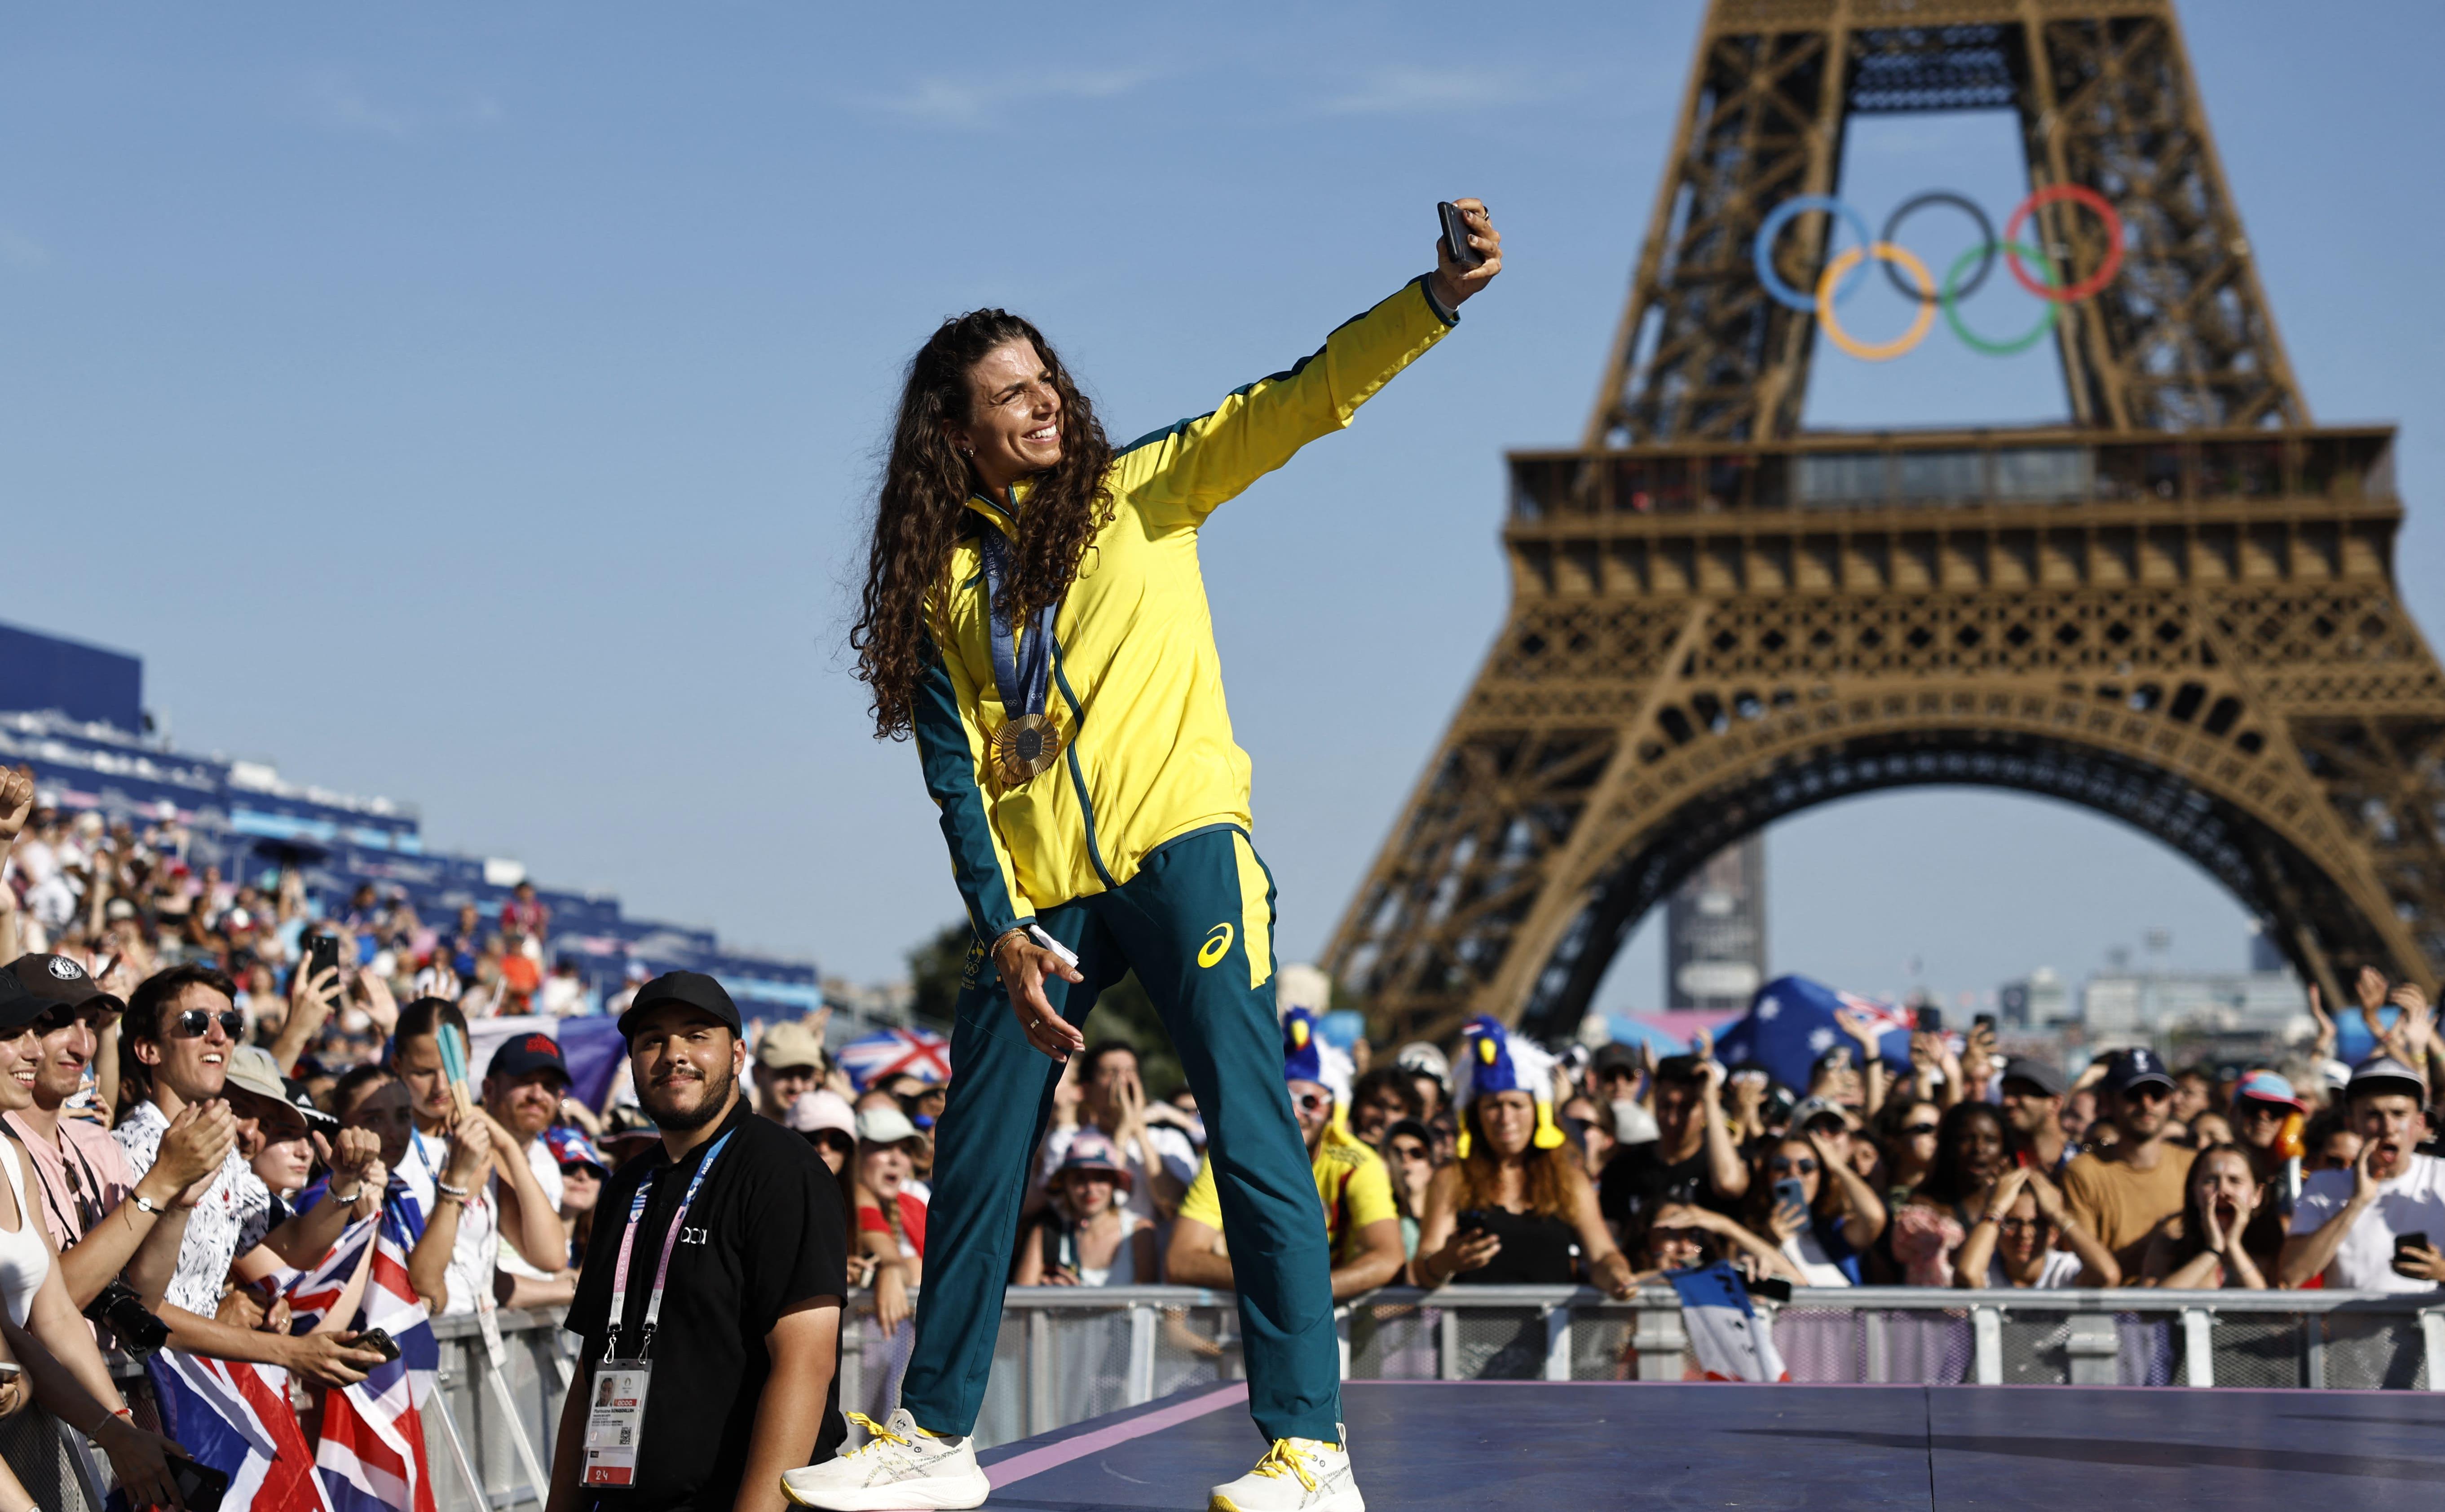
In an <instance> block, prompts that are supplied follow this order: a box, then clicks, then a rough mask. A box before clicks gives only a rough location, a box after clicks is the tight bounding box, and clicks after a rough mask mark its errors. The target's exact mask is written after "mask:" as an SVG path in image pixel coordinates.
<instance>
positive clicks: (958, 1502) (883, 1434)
mask: <svg viewBox="0 0 2445 1512" xmlns="http://www.w3.org/2000/svg"><path fill="white" fill-rule="evenodd" d="M849 1421H850V1422H852V1423H854V1424H856V1425H857V1426H858V1427H859V1428H864V1429H866V1431H867V1433H868V1435H869V1437H868V1439H867V1441H866V1442H865V1443H864V1444H861V1445H859V1446H858V1447H856V1448H853V1449H851V1450H849V1452H848V1453H846V1454H842V1455H839V1456H837V1457H835V1458H833V1459H829V1460H826V1461H825V1462H824V1463H823V1464H821V1465H808V1466H807V1467H806V1468H804V1469H799V1470H790V1471H786V1472H784V1473H783V1475H782V1477H781V1494H782V1495H784V1496H786V1497H788V1498H789V1499H790V1500H791V1501H793V1502H795V1503H797V1504H798V1505H800V1506H812V1507H824V1508H827V1509H829V1512H899V1509H900V1508H904V1507H976V1506H982V1505H984V1504H985V1498H986V1497H987V1496H988V1495H990V1494H991V1493H992V1491H993V1485H992V1484H991V1483H989V1482H988V1481H986V1480H985V1472H984V1471H983V1470H981V1469H980V1468H978V1466H977V1446H976V1440H975V1439H973V1438H963V1439H961V1440H959V1441H958V1442H956V1443H954V1442H952V1441H950V1440H947V1439H941V1438H937V1437H935V1436H934V1435H933V1434H931V1433H928V1432H926V1431H925V1430H924V1428H919V1427H918V1426H917V1420H916V1419H915V1418H912V1417H910V1416H909V1415H908V1409H906V1408H902V1409H899V1410H898V1411H896V1412H893V1413H892V1414H891V1417H890V1419H889V1421H887V1422H883V1423H877V1422H876V1421H874V1419H872V1418H870V1417H868V1416H867V1415H866V1414H864V1413H862V1412H851V1413H849ZM1292 1504H1293V1503H1283V1505H1286V1506H1287V1505H1292ZM1351 1504H1352V1505H1353V1506H1355V1505H1356V1504H1357V1503H1351Z"/></svg>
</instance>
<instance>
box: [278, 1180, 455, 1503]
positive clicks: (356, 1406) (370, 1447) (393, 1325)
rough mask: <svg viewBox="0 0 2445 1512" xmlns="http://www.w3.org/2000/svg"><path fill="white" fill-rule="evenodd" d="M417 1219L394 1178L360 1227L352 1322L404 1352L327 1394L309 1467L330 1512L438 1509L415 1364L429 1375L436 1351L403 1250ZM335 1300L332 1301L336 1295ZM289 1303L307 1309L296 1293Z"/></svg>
mask: <svg viewBox="0 0 2445 1512" xmlns="http://www.w3.org/2000/svg"><path fill="white" fill-rule="evenodd" d="M420 1217H421V1215H420V1214H419V1213H418V1212H417V1211H416V1200H415V1199H414V1198H413V1197H411V1196H409V1195H408V1193H407V1186H406V1184H405V1183H403V1182H401V1181H400V1180H399V1179H398V1178H397V1177H393V1178H392V1179H391V1187H390V1190H389V1191H388V1192H387V1193H386V1194H385V1195H384V1198H383V1210H382V1217H381V1219H380V1221H379V1223H378V1224H377V1223H375V1222H374V1221H371V1220H368V1221H367V1222H366V1223H365V1224H364V1227H365V1228H366V1229H367V1230H368V1231H369V1234H370V1237H371V1240H372V1248H373V1254H372V1268H371V1270H370V1271H369V1272H368V1273H367V1275H366V1277H365V1290H364V1301H363V1302H362V1303H361V1304H360V1305H359V1307H358V1309H357V1318H356V1322H355V1324H354V1327H355V1328H357V1329H359V1330H363V1329H369V1328H378V1329H382V1330H383V1331H384V1332H385V1333H387V1334H389V1335H390V1336H391V1339H392V1341H393V1342H394V1343H396V1344H398V1345H399V1350H400V1355H399V1358H398V1359H396V1360H393V1361H391V1362H390V1363H388V1364H386V1365H381V1366H377V1367H375V1369H374V1370H373V1372H371V1373H370V1374H368V1375H367V1376H366V1377H365V1378H364V1380H362V1381H359V1382H358V1383H357V1384H356V1385H354V1386H346V1387H342V1388H340V1389H339V1390H337V1391H330V1392H327V1393H326V1394H325V1396H324V1398H323V1428H322V1442H321V1443H320V1444H319V1445H317V1446H316V1448H315V1452H314V1465H315V1467H316V1468H317V1469H318V1470H320V1471H321V1473H322V1478H323V1487H324V1490H325V1492H326V1493H327V1496H328V1498H329V1503H330V1506H331V1508H332V1512H435V1508H434V1499H433V1479H432V1476H431V1474H430V1473H429V1471H428V1470H427V1469H426V1466H425V1463H424V1419H423V1417H422V1415H421V1414H420V1412H419V1411H418V1410H417V1382H418V1379H419V1372H422V1378H423V1379H425V1380H430V1379H431V1378H432V1372H435V1371H436V1370H438V1369H439V1367H440V1363H441V1350H440V1345H439V1343H438V1342H437V1341H436V1340H435V1339H434V1336H433V1322H432V1318H431V1316H429V1315H428V1314H427V1313H426V1311H425V1306H424V1302H423V1300H422V1299H421V1298H420V1297H418V1296H417V1295H416V1288H415V1287H413V1286H411V1285H410V1284H408V1279H407V1252H408V1250H409V1248H410V1247H411V1246H412V1245H413V1243H414V1241H413V1240H412V1239H410V1237H409V1235H410V1233H411V1231H412V1230H420V1229H421V1228H422V1226H423V1224H422V1223H420V1221H419V1220H420ZM356 1231H357V1230H356V1227H354V1226H352V1227H351V1228H350V1229H349V1233H351V1234H353V1233H355V1232H356ZM360 1253H361V1254H362V1253H363V1244H362V1242H361V1243H360ZM331 1299H332V1301H336V1300H337V1299H338V1297H337V1294H336V1293H335V1294H333V1296H332V1298H331ZM325 1305H326V1306H328V1305H330V1304H329V1303H326V1304H325ZM290 1310H291V1313H292V1316H304V1315H303V1313H302V1312H301V1311H299V1307H298V1304H297V1303H295V1302H293V1301H292V1302H291V1303H290Z"/></svg>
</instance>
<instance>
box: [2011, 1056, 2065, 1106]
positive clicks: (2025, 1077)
mask: <svg viewBox="0 0 2445 1512" xmlns="http://www.w3.org/2000/svg"><path fill="white" fill-rule="evenodd" d="M2004 1079H2005V1080H2006V1081H2025V1082H2027V1083H2028V1084H2029V1085H2030V1086H2032V1087H2035V1088H2036V1089H2037V1090H2038V1091H2040V1092H2044V1093H2045V1094H2046V1095H2047V1096H2049V1097H2061V1096H2062V1094H2063V1093H2064V1092H2068V1091H2070V1089H2071V1083H2069V1082H2067V1081H2065V1080H2064V1079H2063V1073H2062V1070H2061V1069H2060V1068H2058V1067H2057V1066H2056V1065H2055V1063H2054V1062H2053V1061H2051V1060H2040V1059H2039V1058H2038V1057H2037V1056H2035V1055H2014V1056H2013V1057H2012V1058H2011V1059H2009V1060H2007V1061H2006V1062H2004Z"/></svg>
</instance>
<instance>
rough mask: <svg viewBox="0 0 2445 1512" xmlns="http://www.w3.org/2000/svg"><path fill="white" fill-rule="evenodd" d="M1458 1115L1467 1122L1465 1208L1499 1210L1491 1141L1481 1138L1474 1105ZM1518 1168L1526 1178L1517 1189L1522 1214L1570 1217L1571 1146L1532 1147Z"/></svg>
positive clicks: (1496, 1159) (1498, 1164) (1497, 1167)
mask: <svg viewBox="0 0 2445 1512" xmlns="http://www.w3.org/2000/svg"><path fill="white" fill-rule="evenodd" d="M1461 1116H1462V1117H1463V1118H1465V1119H1466V1120H1467V1121H1468V1136H1469V1138H1468V1154H1467V1155H1466V1157H1465V1158H1464V1159H1463V1160H1462V1161H1461V1162H1460V1179H1461V1186H1462V1189H1463V1190H1464V1191H1465V1192H1466V1193H1467V1195H1468V1205H1469V1206H1470V1207H1501V1206H1502V1156H1500V1155H1498V1154H1496V1153H1495V1152H1494V1145H1493V1142H1492V1141H1490V1140H1488V1139H1487V1138H1486V1137H1485V1126H1484V1124H1482V1123H1480V1122H1478V1117H1477V1104H1475V1103H1471V1104H1469V1106H1468V1110H1467V1111H1465V1112H1464V1113H1463V1114H1462V1115H1461ZM1520 1165H1521V1174H1522V1175H1523V1176H1525V1178H1526V1183H1525V1185H1522V1187H1521V1196H1523V1197H1524V1198H1525V1199H1526V1200H1527V1203H1528V1206H1527V1208H1526V1211H1528V1212H1530V1213H1533V1214H1535V1215H1536V1216H1537V1217H1539V1218H1563V1219H1567V1218H1570V1217H1571V1216H1573V1214H1574V1212H1575V1211H1576V1204H1575V1203H1574V1197H1575V1195H1576V1194H1575V1193H1574V1192H1573V1190H1572V1186H1571V1147H1570V1145H1569V1143H1568V1142H1567V1141H1566V1142H1564V1143H1562V1144H1559V1145H1557V1146H1555V1147H1554V1148H1552V1149H1539V1148H1537V1147H1536V1146H1535V1145H1533V1144H1532V1145H1530V1146H1529V1147H1528V1148H1526V1149H1523V1150H1521V1152H1520Z"/></svg>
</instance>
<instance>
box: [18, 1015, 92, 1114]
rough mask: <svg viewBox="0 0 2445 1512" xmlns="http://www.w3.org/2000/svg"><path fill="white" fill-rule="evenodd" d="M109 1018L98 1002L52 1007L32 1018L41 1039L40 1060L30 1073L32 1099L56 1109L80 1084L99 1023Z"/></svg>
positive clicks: (71, 1095)
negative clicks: (32, 1079) (80, 1005)
mask: <svg viewBox="0 0 2445 1512" xmlns="http://www.w3.org/2000/svg"><path fill="white" fill-rule="evenodd" d="M108 1017H111V1016H110V1015H109V1014H108V1012H107V1011H106V1010H104V1009H103V1007H102V1005H101V1004H99V1003H95V1004H91V1005H88V1006H87V1007H84V1008H81V1009H71V1008H65V1007H60V1008H54V1009H52V1010H51V1011H50V1012H48V1013H47V1014H45V1015H43V1017H40V1018H37V1019H35V1020H34V1033H35V1034H36V1035H37V1036H40V1037H41V1039H42V1042H43V1055H42V1062H41V1065H40V1067H39V1069H37V1070H36V1072H35V1073H34V1100H35V1101H37V1102H39V1103H41V1104H42V1105H43V1106H44V1107H46V1108H57V1107H59V1106H60V1105H61V1104H62V1103H65V1102H66V1101H67V1100H68V1099H69V1098H71V1097H73V1096H75V1095H76V1094H77V1091H78V1089H80V1088H82V1087H83V1086H84V1071H85V1068H86V1067H87V1066H90V1065H91V1064H93V1055H94V1047H95V1046H96V1045H97V1044H99V1043H100V1042H101V1026H102V1023H103V1020H104V1019H105V1018H108Z"/></svg>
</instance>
